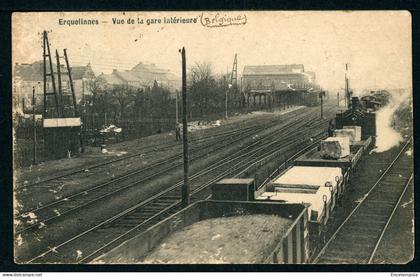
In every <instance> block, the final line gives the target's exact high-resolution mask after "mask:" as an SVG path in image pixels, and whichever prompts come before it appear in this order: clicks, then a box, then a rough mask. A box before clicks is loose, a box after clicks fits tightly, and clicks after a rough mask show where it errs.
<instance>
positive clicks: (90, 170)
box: [16, 125, 261, 191]
mask: <svg viewBox="0 0 420 277" xmlns="http://www.w3.org/2000/svg"><path fill="white" fill-rule="evenodd" d="M260 128H261V126H258V125H252V126H249V127H244V128H241V130H239V131H240V132H247V131H250V130H255V129H260ZM237 133H238V130H231V131H227V132H216V133H214V134H210V135H208V136H203V137H200V136H199V137H197V138H194V137H193V138H191V139H190V143H199V142H205V141H208V140H213V139H215V138H222V137H229V136H232V135H236V134H237ZM177 146H181V144H180V143H179V142H176V143H175V142H173V141H171V142H169V143H168V142H164V143H157V144H153V145H150V146H147V147H143V148H141V149H140V150H138V151H137V153H134V154H131V155H125V156H123V157H120V158H114V159H111V160H109V161H105V162H100V163H94V164H91V165H87V166H82V167H78V168H76V169H74V170H71V171H67V172H65V173H62V174H59V175H56V176H52V177H48V178H43V179H40V180H37V181H35V182H31V183H27V184H22V183H17V186H16V189H17V191H22V190H27V189H32V188H34V189H36V188H41V189H45V187H48V185H46V184H47V183H49V182H50V183H53V184H52V185H57V183H58V184H59V183H60V181H62V180H66V179H67V178H68V177H72V176H75V175H78V174H79V175H92V174H97V173H102V172H104V170H105V169H104V168H106V166H108V165H111V164H115V163H119V162H125V161H128V160H130V159H132V158H138V157H139V156H141V155H146V154H150V153H153V152H156V151H162V150H166V149H171V148H173V147H177ZM54 183H55V184H54Z"/></svg>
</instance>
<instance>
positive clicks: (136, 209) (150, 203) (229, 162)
mask: <svg viewBox="0 0 420 277" xmlns="http://www.w3.org/2000/svg"><path fill="white" fill-rule="evenodd" d="M311 116H312V114H309V115H308V117H311ZM306 120H308V118H307V117H303V118H302V119H301V125H300V126H299V125H298V124H297V123H296V122H292V123H290V124H291V125H293V126H294V127H295V128H296V129H295V131H294V132H293V133H289V134H282V135H279V134H278V133H275V135H277V137H278V138H277V139H275V140H273V141H271V142H269V143H262V141H261V140H257V141H255V142H254V143H253V144H251V145H249V146H248V147H246V148H243V149H241V150H240V151H238V152H237V153H236V154H235V155H232V156H229V157H226V158H224V159H221V160H219V161H218V162H217V163H214V164H213V165H211V166H210V167H208V168H206V169H204V170H201V171H199V172H197V173H195V174H193V175H192V176H191V178H190V181H191V195H192V197H193V198H195V196H196V195H198V194H200V193H202V192H203V191H205V189H206V188H209V186H210V185H211V184H212V183H214V182H215V181H218V180H219V179H221V178H223V177H226V176H229V175H230V176H232V174H234V173H235V172H237V171H240V170H242V169H243V168H245V167H247V166H249V164H251V163H252V162H253V161H254V160H255V159H259V158H262V157H264V156H265V155H268V154H267V153H270V152H272V151H273V150H272V149H273V146H276V145H282V147H280V148H281V150H278V151H285V150H286V149H289V150H290V148H292V147H296V146H297V145H299V146H300V145H301V144H302V143H303V142H302V141H299V140H291V141H290V135H293V137H298V136H299V135H300V136H302V135H303V134H304V133H305V132H304V131H303V129H302V128H299V127H302V126H303V125H304V124H305V123H306ZM304 122H305V123H304ZM326 123H327V121H323V122H322V124H326ZM317 127H318V128H319V125H317V124H314V125H313V126H312V127H311V128H309V129H311V130H312V131H313V130H315V129H316V128H317ZM253 147H254V148H253ZM209 175H211V176H209ZM204 177H206V178H204ZM209 177H210V178H209ZM202 178H204V179H202ZM181 184H182V180H180V181H179V182H178V183H176V184H175V185H173V186H171V187H169V188H168V189H166V190H164V191H162V192H160V193H158V194H156V195H155V196H153V197H151V198H149V199H147V200H146V201H143V202H141V203H139V204H137V205H135V206H133V207H130V208H129V209H126V210H125V211H123V212H121V213H119V214H117V215H115V216H113V217H112V218H109V219H107V220H105V221H103V222H101V223H99V224H97V225H95V226H94V227H92V228H90V229H88V230H86V231H84V232H82V233H80V234H78V235H76V236H74V237H72V238H71V239H68V240H66V241H64V242H62V243H60V244H58V245H57V246H55V247H52V248H51V249H50V250H48V251H46V252H44V253H42V254H40V255H38V256H36V257H33V258H31V259H30V260H29V261H28V262H30V263H44V262H46V263H51V262H71V263H76V262H79V263H85V262H88V261H90V260H92V259H93V258H95V257H97V256H98V255H99V254H100V253H102V252H103V251H105V250H106V249H109V248H110V247H112V246H114V245H115V244H116V243H118V242H121V241H122V240H125V239H127V238H129V237H131V236H132V235H133V234H137V233H138V232H139V231H141V230H144V229H145V228H147V227H148V226H151V225H153V224H154V223H156V222H158V221H159V220H161V219H162V218H164V217H166V216H167V215H168V214H172V213H174V212H176V211H177V210H178V209H179V208H180V195H181V194H180V187H181ZM201 197H202V196H201ZM198 198H200V197H198ZM76 249H77V250H76ZM77 251H80V253H83V256H82V255H79V254H77Z"/></svg>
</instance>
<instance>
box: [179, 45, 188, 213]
mask: <svg viewBox="0 0 420 277" xmlns="http://www.w3.org/2000/svg"><path fill="white" fill-rule="evenodd" d="M181 55H182V137H183V142H184V183H183V185H182V206H183V207H186V206H188V204H189V203H190V188H189V185H188V169H189V167H188V136H187V133H188V125H187V124H188V123H187V69H186V58H185V48H184V47H182V50H181Z"/></svg>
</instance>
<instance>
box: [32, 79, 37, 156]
mask: <svg viewBox="0 0 420 277" xmlns="http://www.w3.org/2000/svg"><path fill="white" fill-rule="evenodd" d="M32 121H33V148H32V153H33V163H34V164H36V123H35V86H33V87H32Z"/></svg>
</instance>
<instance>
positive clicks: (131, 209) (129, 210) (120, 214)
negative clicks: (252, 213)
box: [29, 122, 296, 262]
mask: <svg viewBox="0 0 420 277" xmlns="http://www.w3.org/2000/svg"><path fill="white" fill-rule="evenodd" d="M293 124H296V123H295V122H293ZM286 137H287V136H286ZM258 142H259V141H256V142H255V143H254V144H256V143H258ZM264 147H267V146H264ZM248 154H249V153H248ZM237 158H240V157H237ZM230 162H231V161H230ZM222 165H223V164H221V165H219V166H222ZM213 170H214V169H213ZM207 171H211V170H207ZM199 173H200V172H199ZM203 174H204V172H201V174H199V175H196V177H198V176H200V175H203ZM175 189H176V188H168V189H166V190H164V191H162V192H160V193H158V194H157V195H155V196H153V197H152V198H149V199H147V200H145V201H143V202H141V203H139V204H138V205H135V206H133V207H131V208H129V209H127V210H125V211H123V212H121V213H119V214H118V215H116V216H114V217H112V218H110V219H108V220H106V221H104V222H102V223H100V224H99V225H96V226H94V227H92V228H90V229H89V230H86V231H85V232H83V233H81V234H79V235H77V236H76V237H73V238H72V239H70V240H67V241H65V242H63V243H61V244H59V245H58V246H56V247H54V249H57V248H59V247H62V246H63V245H66V244H68V243H69V242H71V241H73V240H75V239H77V238H79V237H81V236H83V235H84V234H87V233H89V232H91V231H92V230H94V229H97V228H99V227H101V226H103V225H104V224H107V223H109V222H111V221H114V220H115V219H117V218H119V217H121V216H122V215H125V214H128V213H129V212H131V211H133V210H135V209H137V208H139V207H141V206H144V205H146V204H148V203H150V202H151V201H152V200H154V199H156V198H158V197H160V196H163V195H164V194H167V193H169V192H170V191H174V190H175ZM49 252H51V250H49V251H47V252H44V253H42V254H41V255H39V256H37V257H35V258H32V259H31V260H30V261H29V262H33V261H35V260H36V259H38V258H41V257H44V255H46V254H48V253H49Z"/></svg>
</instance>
